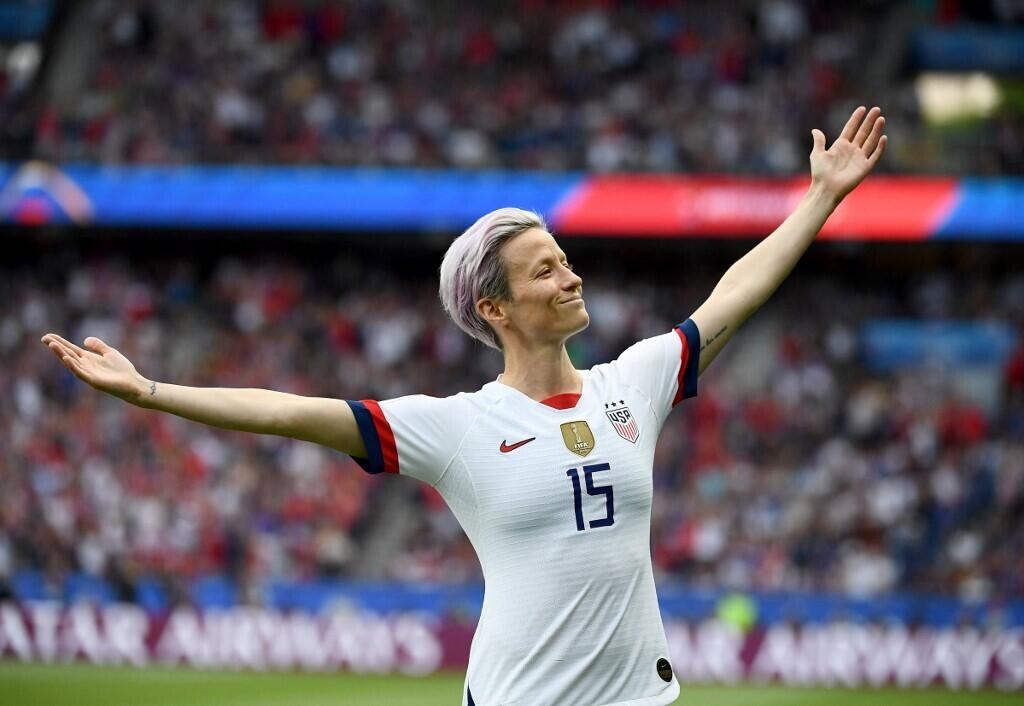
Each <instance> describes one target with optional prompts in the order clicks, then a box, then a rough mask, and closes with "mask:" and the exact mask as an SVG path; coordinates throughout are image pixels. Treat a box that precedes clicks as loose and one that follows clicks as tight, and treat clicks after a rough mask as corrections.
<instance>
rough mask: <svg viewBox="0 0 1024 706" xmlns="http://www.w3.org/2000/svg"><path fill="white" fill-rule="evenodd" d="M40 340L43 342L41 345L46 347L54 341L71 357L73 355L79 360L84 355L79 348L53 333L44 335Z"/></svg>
mask: <svg viewBox="0 0 1024 706" xmlns="http://www.w3.org/2000/svg"><path fill="white" fill-rule="evenodd" d="M42 340H43V343H45V344H47V345H49V344H50V343H51V342H54V341H56V342H57V343H59V344H60V345H62V346H63V347H64V348H66V349H67V350H68V351H69V352H70V353H72V354H73V355H75V356H77V357H79V358H81V357H82V356H84V355H85V351H83V350H82V349H81V348H79V347H78V346H76V345H75V344H74V343H72V342H71V341H68V340H66V339H64V338H62V337H60V336H58V335H57V334H55V333H48V334H46V335H45V336H43V339H42Z"/></svg>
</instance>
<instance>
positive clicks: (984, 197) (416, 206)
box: [0, 161, 1024, 241]
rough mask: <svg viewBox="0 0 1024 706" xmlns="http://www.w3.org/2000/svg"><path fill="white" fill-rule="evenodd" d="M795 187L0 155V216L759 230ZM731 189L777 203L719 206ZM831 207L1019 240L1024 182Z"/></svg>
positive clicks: (885, 230)
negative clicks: (16, 161) (507, 216)
mask: <svg viewBox="0 0 1024 706" xmlns="http://www.w3.org/2000/svg"><path fill="white" fill-rule="evenodd" d="M802 188H805V187H803V186H802V185H801V184H797V183H795V182H794V180H792V179H779V180H774V181H773V180H764V179H760V180H743V179H738V178H737V179H724V178H711V177H700V176H689V177H672V176H651V175H617V176H614V177H608V176H606V177H599V176H588V175H584V174H581V173H575V172H570V173H548V172H514V171H513V172H504V171H484V172H463V171H453V170H418V169H354V168H336V167H253V166H248V167H238V166H233V167H216V166H192V167H172V166H162V167H152V166H150V167H128V166H124V167H103V166H98V165H65V166H60V167H57V166H53V165H49V164H46V163H44V162H40V161H32V162H27V163H25V164H21V165H12V164H0V222H6V223H15V224H20V225H43V224H53V223H56V224H65V225H82V226H105V227H106V226H109V227H157V228H179V229H180V228H211V229H222V228H223V229H273V230H289V229H315V230H324V231H331V230H337V231H359V232H367V231H393V232H404V233H414V232H446V233H453V232H459V231H461V230H463V229H464V228H466V227H467V226H468V225H470V224H471V223H473V221H475V220H476V219H477V218H478V217H480V216H481V215H483V214H485V213H487V212H488V211H491V210H493V209H495V208H500V207H503V206H518V207H520V208H527V209H532V210H536V211H539V212H541V213H543V214H544V215H545V216H546V217H547V219H548V223H549V224H550V225H551V226H552V228H553V229H555V230H556V231H558V232H559V233H560V234H562V235H607V236H618V237H625V236H630V237H651V236H658V237H696V238H699V237H708V236H710V235H717V236H723V235H728V236H737V237H749V236H755V237H759V236H763V235H765V234H767V233H768V232H770V231H771V230H772V229H773V228H774V227H775V226H776V225H778V223H780V222H781V221H782V219H783V218H784V217H785V214H786V213H788V208H789V206H788V204H789V203H790V200H789V195H790V191H791V190H794V189H795V190H799V189H802ZM737 195H742V198H743V199H745V200H746V201H749V200H750V199H755V200H756V199H760V200H759V201H758V203H762V202H763V203H766V204H768V203H770V204H774V206H773V209H774V210H770V211H765V210H764V209H758V210H754V211H751V210H750V209H749V208H741V207H740V206H741V205H742V204H740V205H738V206H737V210H736V211H735V212H734V211H733V210H731V209H725V210H723V209H722V208H721V205H722V203H724V201H723V198H726V197H727V198H730V199H732V198H739V196H737ZM842 209H845V210H842ZM841 210H842V213H840V212H837V215H836V217H834V218H833V219H831V220H830V221H829V223H828V224H826V228H825V233H824V236H825V237H827V238H829V239H844V240H858V239H868V240H928V239H957V240H978V241H982V240H984V241H1024V218H1021V217H1020V215H1019V214H1020V213H1022V212H1024V179H1020V178H993V179H962V180H955V179H950V178H941V177H934V178H932V177H927V178H924V177H884V178H883V177H878V178H872V179H871V180H869V182H867V183H865V185H864V186H862V188H860V189H858V190H857V191H856V192H854V194H852V195H851V197H850V200H849V203H844V205H843V207H841ZM840 216H841V217H840Z"/></svg>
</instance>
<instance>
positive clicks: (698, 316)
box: [690, 106, 887, 372]
mask: <svg viewBox="0 0 1024 706" xmlns="http://www.w3.org/2000/svg"><path fill="white" fill-rule="evenodd" d="M884 128H885V118H883V117H882V111H881V110H880V109H878V108H872V109H871V110H870V111H867V110H866V109H865V108H864V107H863V106H862V107H860V108H857V110H855V111H853V115H851V116H850V119H849V121H847V123H846V127H845V128H843V132H842V134H841V135H840V136H839V138H838V139H837V140H836V141H835V142H834V143H832V146H831V147H830V148H828V149H825V135H824V133H822V132H821V130H813V131H812V135H813V137H814V148H813V149H812V150H811V186H810V188H809V189H808V191H807V193H806V194H805V195H804V197H803V199H801V201H800V204H799V205H798V206H797V207H796V210H794V211H793V213H791V214H789V217H787V218H786V220H785V221H783V222H782V225H780V226H779V227H778V228H776V229H775V231H774V232H772V234H771V235H769V236H768V237H767V238H765V239H764V240H762V241H761V242H760V243H758V244H757V246H756V247H754V249H753V250H751V251H750V252H748V253H747V254H746V255H744V256H743V257H742V258H740V259H739V260H737V261H736V263H735V264H733V266H732V267H730V268H729V269H728V270H727V271H726V273H725V275H723V276H722V279H721V280H719V282H718V285H717V286H716V287H715V289H714V291H712V292H711V296H709V297H708V298H707V301H705V302H704V303H703V304H701V306H700V308H698V309H697V310H696V311H695V312H694V313H693V314H692V315H691V316H690V318H691V319H693V322H694V323H695V324H696V325H697V330H698V331H700V337H701V342H700V372H704V369H705V368H707V366H708V364H710V363H711V361H712V360H714V359H715V356H717V355H718V353H719V351H721V350H722V347H723V346H725V344H726V342H728V340H729V339H730V338H731V337H732V335H733V334H734V333H736V330H737V329H738V328H739V327H740V326H742V325H743V322H744V321H746V320H747V318H748V317H749V316H750V315H751V314H753V313H754V312H755V311H757V309H758V308H759V307H760V306H761V305H762V304H764V303H765V302H766V301H767V300H768V297H770V296H771V295H772V293H773V292H774V291H775V290H776V289H777V288H778V286H779V285H780V284H782V281H783V280H784V279H786V276H787V275H789V273H790V272H791V271H792V270H793V267H794V266H796V263H797V260H799V259H800V256H801V255H803V254H804V251H805V250H807V248H808V247H809V246H810V244H811V242H812V241H813V240H814V238H815V236H817V234H818V231H820V230H821V227H822V226H823V225H825V221H826V220H828V217H829V216H830V215H831V214H832V211H834V210H835V208H836V206H838V205H839V203H840V202H841V201H842V200H843V198H845V197H846V195H847V194H848V193H850V192H851V191H852V190H853V189H854V187H856V186H857V184H859V183H860V182H861V180H863V179H864V177H865V176H867V174H868V172H870V171H871V169H872V168H873V167H874V166H875V164H876V163H877V162H878V160H879V158H880V157H881V156H882V153H883V152H885V145H886V142H887V139H886V136H885V135H883V134H882V130H883V129H884Z"/></svg>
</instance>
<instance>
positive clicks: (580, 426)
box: [561, 421, 594, 456]
mask: <svg viewBox="0 0 1024 706" xmlns="http://www.w3.org/2000/svg"><path fill="white" fill-rule="evenodd" d="M561 429H562V441H564V442H565V448H567V449H569V450H570V451H572V452H573V453H574V454H576V455H578V456H586V455H587V454H589V453H590V452H591V451H593V450H594V433H593V432H592V431H590V427H589V426H587V423H586V422H584V421H579V422H566V423H565V424H563V425H562V426H561Z"/></svg>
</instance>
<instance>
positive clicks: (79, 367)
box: [47, 339, 86, 380]
mask: <svg viewBox="0 0 1024 706" xmlns="http://www.w3.org/2000/svg"><path fill="white" fill-rule="evenodd" d="M61 340H63V339H61ZM47 345H48V347H49V349H50V350H51V351H53V354H54V355H55V356H57V359H58V360H59V361H60V362H61V363H63V364H64V367H66V368H67V369H68V370H70V371H71V372H72V373H74V374H75V376H76V377H79V378H81V379H82V380H85V378H86V371H85V368H84V366H83V364H82V362H83V361H82V358H81V357H80V356H79V355H78V354H76V353H75V352H74V351H73V350H71V349H70V348H68V347H67V346H66V345H63V344H62V343H61V342H60V341H58V340H55V339H51V340H50V342H49V343H48V344H47Z"/></svg>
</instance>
